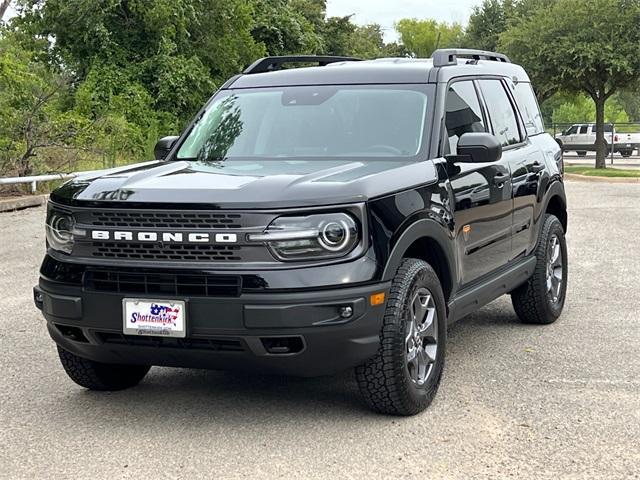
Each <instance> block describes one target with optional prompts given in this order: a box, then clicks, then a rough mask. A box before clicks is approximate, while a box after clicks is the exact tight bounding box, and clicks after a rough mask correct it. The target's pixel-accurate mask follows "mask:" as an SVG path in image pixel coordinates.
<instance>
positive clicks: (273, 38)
mask: <svg viewBox="0 0 640 480" xmlns="http://www.w3.org/2000/svg"><path fill="white" fill-rule="evenodd" d="M253 1H254V11H255V14H254V22H255V23H254V25H253V28H252V30H251V34H252V36H253V38H254V39H255V40H256V41H258V42H261V43H262V44H264V46H265V48H266V51H267V53H268V54H269V55H287V54H314V53H320V52H321V51H322V50H323V48H324V45H323V42H322V36H321V35H320V33H319V32H316V30H315V28H314V27H315V25H314V23H312V21H311V20H309V18H307V17H306V16H305V15H303V14H302V13H301V12H300V11H297V10H296V9H295V8H294V5H293V4H292V2H291V1H290V0H253ZM296 6H297V8H308V7H310V6H312V7H317V5H313V4H300V3H299V2H298V3H297V4H296ZM310 13H313V12H310ZM316 13H317V12H316ZM311 18H312V19H314V18H315V17H314V16H313V15H312V16H311Z"/></svg>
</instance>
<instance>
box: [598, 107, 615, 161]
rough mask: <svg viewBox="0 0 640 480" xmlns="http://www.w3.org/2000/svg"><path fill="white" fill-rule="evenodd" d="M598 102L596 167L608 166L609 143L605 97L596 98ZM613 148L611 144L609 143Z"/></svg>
mask: <svg viewBox="0 0 640 480" xmlns="http://www.w3.org/2000/svg"><path fill="white" fill-rule="evenodd" d="M594 101H595V104H596V168H607V163H606V160H607V153H608V152H607V144H606V142H605V138H604V104H605V102H606V99H605V98H602V97H600V98H597V99H594ZM612 139H613V135H612ZM609 148H611V145H609Z"/></svg>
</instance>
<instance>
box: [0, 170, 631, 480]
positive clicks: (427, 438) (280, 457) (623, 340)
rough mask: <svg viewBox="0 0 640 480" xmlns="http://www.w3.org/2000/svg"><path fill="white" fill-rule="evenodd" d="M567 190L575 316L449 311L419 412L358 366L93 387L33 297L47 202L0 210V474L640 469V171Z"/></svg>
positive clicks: (176, 375) (398, 474) (163, 377)
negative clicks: (527, 317)
mask: <svg viewBox="0 0 640 480" xmlns="http://www.w3.org/2000/svg"><path fill="white" fill-rule="evenodd" d="M567 192H568V198H569V202H570V214H569V215H570V219H569V223H570V225H569V235H568V237H569V255H570V272H569V291H568V301H567V305H566V308H565V312H564V314H563V316H562V317H561V318H560V320H558V321H557V322H556V323H555V324H553V325H549V326H529V325H522V324H520V323H519V322H518V321H517V319H516V317H515V314H514V313H513V309H512V308H511V304H510V302H509V299H508V298H507V297H503V298H501V299H499V300H497V301H495V302H493V303H492V304H490V305H488V306H486V307H485V308H483V309H482V310H480V311H479V312H477V313H475V314H473V315H471V316H469V317H467V318H466V319H464V320H462V321H460V322H458V323H457V324H455V325H454V326H452V328H451V329H450V333H449V343H448V352H447V365H446V367H445V373H444V377H443V379H442V385H441V388H440V391H439V393H438V395H437V398H436V400H435V401H434V403H433V404H432V406H431V407H430V408H429V409H428V410H427V411H426V412H424V413H423V414H421V415H418V416H415V417H411V418H392V417H384V416H379V415H375V414H373V413H369V412H368V411H367V410H366V409H365V408H364V406H363V404H362V403H361V402H360V399H359V396H358V391H357V386H356V384H355V380H354V378H353V376H352V375H351V374H350V373H345V374H343V375H339V376H336V377H323V378H316V379H295V378H282V377H266V376H257V375H250V374H234V373H225V372H213V371H200V370H183V369H170V368H153V369H152V370H151V372H150V374H149V375H148V376H147V378H146V379H145V380H144V381H143V382H142V383H141V384H140V385H139V386H138V387H136V388H134V389H131V390H128V391H122V392H115V393H96V392H88V391H85V390H83V389H81V388H80V387H78V386H76V385H75V384H73V383H72V382H71V381H70V380H69V379H68V378H67V377H66V375H65V373H64V372H63V370H62V368H61V367H60V366H59V364H58V359H57V355H56V352H55V348H54V344H53V343H52V341H50V339H49V337H48V335H47V332H46V328H45V323H44V320H43V319H42V317H41V315H40V313H39V312H38V311H37V310H36V308H35V307H34V306H33V303H32V300H31V287H32V286H33V285H34V284H35V282H36V281H37V271H38V266H39V263H40V261H41V257H42V254H43V248H44V245H43V244H44V239H43V233H44V228H43V221H44V208H42V207H40V208H36V209H28V210H23V211H19V212H14V213H3V214H0V366H1V368H2V371H1V373H0V478H3V479H4V478H6V479H18V478H29V479H39V478H91V479H103V478H105V479H106V478H109V479H118V478H146V479H160V478H190V479H193V478H365V477H367V478H414V479H415V478H429V479H434V478H505V477H514V478H536V479H541V478H554V479H555V478H594V479H600V478H607V479H614V478H615V479H623V478H625V479H626V478H640V477H639V475H640V185H639V184H608V183H582V182H568V183H567Z"/></svg>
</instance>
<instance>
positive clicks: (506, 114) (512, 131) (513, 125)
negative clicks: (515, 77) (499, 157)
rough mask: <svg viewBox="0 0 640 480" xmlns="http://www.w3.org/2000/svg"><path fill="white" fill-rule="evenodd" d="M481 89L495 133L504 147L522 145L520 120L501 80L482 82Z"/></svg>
mask: <svg viewBox="0 0 640 480" xmlns="http://www.w3.org/2000/svg"><path fill="white" fill-rule="evenodd" d="M479 83H480V87H481V89H482V94H483V96H484V100H485V103H486V105H487V110H488V112H489V118H490V119H491V125H492V126H493V133H494V135H495V136H496V137H498V140H499V141H500V143H501V144H502V146H503V147H506V146H508V145H513V144H515V143H520V142H521V141H522V138H521V137H520V130H519V128H518V120H517V118H516V114H515V112H514V111H513V107H512V106H511V102H510V101H509V97H508V96H507V92H506V90H505V89H504V87H503V86H502V82H501V81H500V80H480V82H479Z"/></svg>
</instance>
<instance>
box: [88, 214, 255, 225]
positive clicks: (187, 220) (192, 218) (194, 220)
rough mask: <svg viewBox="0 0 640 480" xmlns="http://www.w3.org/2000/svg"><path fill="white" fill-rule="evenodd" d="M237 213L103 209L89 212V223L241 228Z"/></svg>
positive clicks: (241, 223)
mask: <svg viewBox="0 0 640 480" xmlns="http://www.w3.org/2000/svg"><path fill="white" fill-rule="evenodd" d="M242 217H243V216H242V215H241V214H239V213H216V212H141V211H114V210H105V211H97V212H92V213H91V224H92V225H95V226H99V227H122V228H193V229H203V228H204V229H208V228H215V229H219V228H242V226H243V221H242V220H243V219H242Z"/></svg>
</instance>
